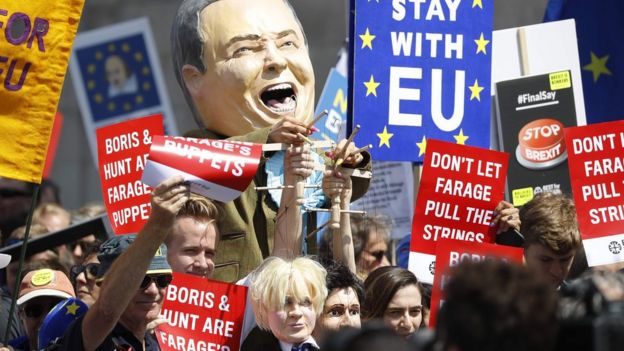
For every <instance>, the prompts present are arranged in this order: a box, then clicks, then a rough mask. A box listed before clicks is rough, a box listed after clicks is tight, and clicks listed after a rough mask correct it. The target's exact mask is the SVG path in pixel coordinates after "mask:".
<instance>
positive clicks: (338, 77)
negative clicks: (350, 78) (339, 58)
mask: <svg viewBox="0 0 624 351" xmlns="http://www.w3.org/2000/svg"><path fill="white" fill-rule="evenodd" d="M347 89H348V84H347V77H345V76H343V75H342V74H340V73H339V72H338V71H336V69H335V68H332V69H331V71H329V75H328V76H327V80H326V81H325V87H324V88H323V93H322V94H321V97H320V98H319V102H318V104H317V105H316V112H315V113H314V114H315V116H318V115H319V114H320V113H321V111H323V110H327V116H326V117H325V118H322V119H321V120H319V121H318V122H316V124H315V125H314V126H315V127H316V128H318V130H319V131H318V132H316V133H315V134H314V137H315V138H322V139H324V140H333V141H335V142H338V141H339V140H340V139H344V137H345V134H346V125H345V123H346V122H345V121H346V120H347V99H348V96H349V94H348V90H347Z"/></svg>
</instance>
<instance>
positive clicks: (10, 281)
mask: <svg viewBox="0 0 624 351" xmlns="http://www.w3.org/2000/svg"><path fill="white" fill-rule="evenodd" d="M56 259H58V256H57V255H56V253H55V252H54V251H52V250H46V251H43V252H39V253H36V254H34V255H32V256H30V257H28V258H26V260H25V261H24V263H25V264H26V263H29V262H34V261H52V260H56ZM18 270H19V262H11V263H9V265H8V266H7V267H6V271H5V272H6V283H7V288H8V290H9V293H11V294H13V289H14V288H15V280H16V279H17V273H18ZM22 278H23V276H22Z"/></svg>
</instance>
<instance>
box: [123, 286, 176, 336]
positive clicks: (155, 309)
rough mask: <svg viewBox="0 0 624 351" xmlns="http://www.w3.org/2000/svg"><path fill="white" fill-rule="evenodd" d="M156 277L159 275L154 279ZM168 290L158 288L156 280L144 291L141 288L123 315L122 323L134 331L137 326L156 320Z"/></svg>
mask: <svg viewBox="0 0 624 351" xmlns="http://www.w3.org/2000/svg"><path fill="white" fill-rule="evenodd" d="M156 276H158V275H154V276H153V277H156ZM166 289H167V287H166V286H164V287H160V286H158V285H157V283H156V281H155V280H154V279H152V280H151V281H150V282H149V284H148V285H147V287H145V288H144V289H142V288H139V290H138V291H137V292H136V294H134V297H133V298H132V300H131V301H130V303H129V304H128V307H126V309H125V310H124V312H123V314H122V315H121V318H120V321H121V323H122V324H123V325H124V326H125V327H126V328H129V329H132V328H134V326H136V325H146V324H147V323H149V322H151V321H153V320H156V319H157V318H158V314H159V313H160V308H161V307H162V302H163V298H164V297H165V290H166Z"/></svg>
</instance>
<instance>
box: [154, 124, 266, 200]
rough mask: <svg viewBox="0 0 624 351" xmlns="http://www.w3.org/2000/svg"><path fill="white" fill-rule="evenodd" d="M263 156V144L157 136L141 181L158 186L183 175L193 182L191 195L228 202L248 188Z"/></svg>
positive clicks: (191, 183)
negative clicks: (163, 181) (178, 175)
mask: <svg viewBox="0 0 624 351" xmlns="http://www.w3.org/2000/svg"><path fill="white" fill-rule="evenodd" d="M261 155H262V145H261V144H252V143H247V142H237V141H227V140H212V139H194V138H184V137H170V136H165V137H162V136H157V137H155V138H154V141H153V143H152V148H151V150H150V154H149V156H148V159H147V165H146V167H145V171H144V172H143V178H142V180H143V182H144V183H146V184H149V185H156V184H158V183H159V182H161V181H162V180H163V179H166V178H168V177H170V176H171V175H173V174H181V175H182V176H183V177H184V179H185V180H186V181H188V182H189V183H190V185H191V192H194V193H197V194H200V195H202V196H205V197H208V198H211V199H214V200H218V201H222V202H228V201H231V200H233V199H235V198H236V197H238V196H239V195H240V193H241V192H242V191H244V190H245V189H246V188H247V186H248V185H249V183H250V182H251V180H252V179H253V177H254V175H255V174H256V170H257V169H258V165H259V164H260V157H261Z"/></svg>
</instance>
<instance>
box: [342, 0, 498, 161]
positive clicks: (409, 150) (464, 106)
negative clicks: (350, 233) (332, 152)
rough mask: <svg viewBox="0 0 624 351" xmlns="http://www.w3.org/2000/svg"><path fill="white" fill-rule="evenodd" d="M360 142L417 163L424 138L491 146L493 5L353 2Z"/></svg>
mask: <svg viewBox="0 0 624 351" xmlns="http://www.w3.org/2000/svg"><path fill="white" fill-rule="evenodd" d="M351 6H352V8H351V10H352V11H351V14H352V17H351V23H350V26H351V27H350V38H351V40H350V45H351V56H350V60H351V62H350V70H351V72H350V77H349V78H350V81H349V84H350V87H351V92H352V106H350V107H351V108H350V116H352V117H351V118H352V121H353V122H352V124H353V125H360V126H361V129H360V131H359V133H358V134H357V136H356V138H355V140H356V144H358V145H366V144H373V146H374V149H373V150H371V153H372V155H373V159H375V160H384V161H415V162H422V161H423V157H424V153H425V150H426V146H427V140H429V139H439V140H444V141H450V142H454V143H458V144H466V145H472V146H479V147H485V148H489V146H490V138H489V132H490V80H491V54H492V45H491V40H492V21H493V12H494V8H493V7H494V4H493V0H463V1H462V0H430V1H407V0H392V1H378V0H351Z"/></svg>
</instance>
